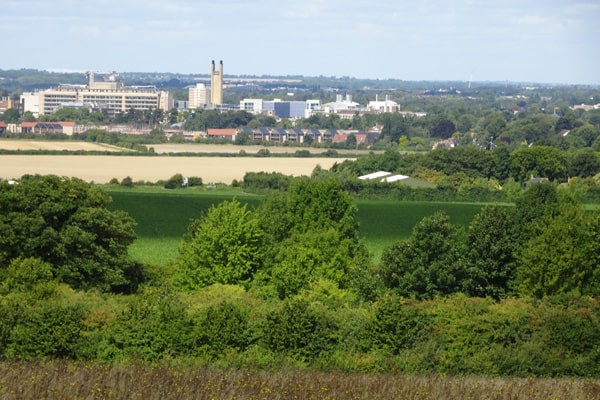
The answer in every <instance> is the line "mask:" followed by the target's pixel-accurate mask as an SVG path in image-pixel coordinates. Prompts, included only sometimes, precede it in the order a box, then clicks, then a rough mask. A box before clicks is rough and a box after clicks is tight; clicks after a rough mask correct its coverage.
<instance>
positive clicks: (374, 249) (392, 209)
mask: <svg viewBox="0 0 600 400" xmlns="http://www.w3.org/2000/svg"><path fill="white" fill-rule="evenodd" d="M105 190H106V191H107V193H109V194H110V196H111V197H112V199H113V203H112V205H111V207H112V208H115V209H122V210H125V211H127V212H128V213H129V214H130V215H131V216H132V217H133V218H134V219H135V220H136V221H137V223H138V226H137V230H136V233H137V236H138V237H137V240H136V241H135V242H134V243H133V245H132V246H131V247H130V252H131V255H132V256H133V257H134V259H136V260H137V261H140V262H143V263H145V264H150V265H164V264H166V263H168V262H169V261H171V260H173V259H174V258H175V257H176V256H177V252H178V247H179V244H180V242H181V239H182V237H183V235H184V234H185V232H186V229H187V226H188V225H189V222H190V221H191V219H194V218H198V217H200V215H201V213H202V212H203V211H206V210H208V208H209V207H210V206H211V205H215V204H218V203H220V202H222V201H224V200H230V199H232V198H234V197H235V198H237V199H238V200H239V201H240V202H243V203H247V204H248V205H249V206H250V207H252V206H255V205H257V204H258V203H259V202H260V201H261V199H262V197H261V196H256V195H250V194H246V193H243V192H242V191H241V190H239V189H228V190H224V191H219V190H213V191H211V190H205V189H202V190H196V189H193V188H190V189H183V190H166V189H162V188H160V187H141V188H133V189H124V188H120V187H115V186H110V187H107V188H106V189H105ZM356 204H357V208H358V219H359V223H360V233H361V235H362V237H363V238H364V239H365V243H366V246H367V248H368V249H369V251H370V252H371V253H372V254H373V256H374V259H375V260H377V259H378V258H379V257H380V256H381V253H382V252H383V250H384V249H385V248H386V247H388V246H390V245H391V244H393V243H394V242H396V241H397V240H400V239H404V238H406V237H408V235H409V234H410V232H411V230H412V228H413V227H414V225H415V224H416V223H417V222H419V221H420V220H421V219H422V218H423V217H425V216H427V215H431V214H433V213H434V212H436V211H440V210H442V211H444V212H446V213H447V214H448V215H449V217H450V221H451V222H452V223H454V224H457V225H461V226H464V227H466V226H468V224H469V223H470V222H471V220H472V219H473V216H474V215H475V214H477V213H478V212H479V210H480V209H481V207H482V206H483V205H482V204H481V203H441V202H409V201H384V200H357V202H356Z"/></svg>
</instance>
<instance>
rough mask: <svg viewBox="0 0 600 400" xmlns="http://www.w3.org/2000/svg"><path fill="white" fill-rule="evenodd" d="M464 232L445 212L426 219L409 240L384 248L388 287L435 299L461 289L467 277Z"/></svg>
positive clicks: (411, 295) (403, 294)
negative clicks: (453, 223)
mask: <svg viewBox="0 0 600 400" xmlns="http://www.w3.org/2000/svg"><path fill="white" fill-rule="evenodd" d="M463 243H464V242H463V238H462V235H461V232H460V231H459V230H458V229H457V228H456V227H454V226H452V225H451V224H450V220H449V217H448V216H447V215H446V214H445V213H443V212H436V213H435V214H433V215H431V216H428V217H425V218H423V219H422V220H421V221H420V222H419V223H418V224H417V225H416V226H415V227H414V228H413V231H412V233H411V235H410V237H409V238H408V239H404V240H401V241H399V242H397V243H395V244H394V245H392V246H391V247H389V248H387V249H385V250H384V252H383V255H382V257H381V269H382V275H383V280H384V283H385V284H386V286H388V287H390V288H393V289H395V290H396V291H397V292H398V294H400V295H402V296H408V297H418V298H431V297H434V296H436V295H444V294H450V293H454V292H457V291H460V290H461V288H462V285H463V280H464V279H465V274H466V271H465V263H464V260H463V259H462V254H464V252H465V251H464V245H463Z"/></svg>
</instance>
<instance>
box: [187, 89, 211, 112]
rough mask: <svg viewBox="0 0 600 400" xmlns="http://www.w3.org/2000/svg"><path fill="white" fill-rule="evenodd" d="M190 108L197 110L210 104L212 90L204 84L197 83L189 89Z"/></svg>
mask: <svg viewBox="0 0 600 400" xmlns="http://www.w3.org/2000/svg"><path fill="white" fill-rule="evenodd" d="M188 97H189V100H188V108H190V109H192V110H193V109H196V108H200V107H204V106H206V105H207V104H210V88H209V87H208V86H206V85H205V84H204V83H196V86H193V87H191V88H189V89H188Z"/></svg>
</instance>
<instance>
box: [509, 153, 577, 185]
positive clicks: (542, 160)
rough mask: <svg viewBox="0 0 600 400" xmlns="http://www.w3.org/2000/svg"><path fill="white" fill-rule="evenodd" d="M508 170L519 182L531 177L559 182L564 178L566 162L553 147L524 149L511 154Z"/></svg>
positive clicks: (563, 155)
mask: <svg viewBox="0 0 600 400" xmlns="http://www.w3.org/2000/svg"><path fill="white" fill-rule="evenodd" d="M510 170H511V176H512V177H513V178H515V180H516V181H520V182H523V181H525V180H526V179H528V178H529V177H530V176H532V175H534V176H538V177H544V178H548V179H549V180H550V181H553V180H555V179H556V180H559V181H560V180H562V179H564V178H566V173H567V160H566V156H565V154H564V153H563V152H562V151H561V150H559V149H557V148H555V147H550V146H533V147H526V148H521V149H518V150H516V151H515V152H514V153H512V154H511V160H510Z"/></svg>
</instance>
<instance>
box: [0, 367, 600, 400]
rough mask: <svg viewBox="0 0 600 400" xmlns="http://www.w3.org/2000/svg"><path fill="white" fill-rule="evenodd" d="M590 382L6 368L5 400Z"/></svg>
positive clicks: (472, 389)
mask: <svg viewBox="0 0 600 400" xmlns="http://www.w3.org/2000/svg"><path fill="white" fill-rule="evenodd" d="M599 396H600V382H599V381H597V380H591V379H543V378H506V377H489V378H485V377H469V376H463V377H460V376H457V377H448V376H440V375H429V376H418V375H413V376H407V375H397V374H370V375H365V374H347V373H341V372H327V373H324V372H308V371H254V370H235V369H227V370H219V369H208V368H202V367H193V366H188V367H169V366H149V365H129V366H107V365H101V364H93V363H76V362H70V361H64V360H52V361H33V362H11V361H8V362H6V361H5V362H2V363H0V398H2V399H25V398H28V399H42V398H43V399H90V400H92V399H133V398H139V399H146V400H152V399H339V400H343V399H369V400H374V399H394V400H402V399H419V400H425V399H444V400H457V399H461V400H462V399H490V400H504V399H506V400H508V399H511V400H515V399H532V400H535V399H540V400H541V399H543V400H547V399H580V400H587V399H590V400H592V399H598V398H599Z"/></svg>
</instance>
